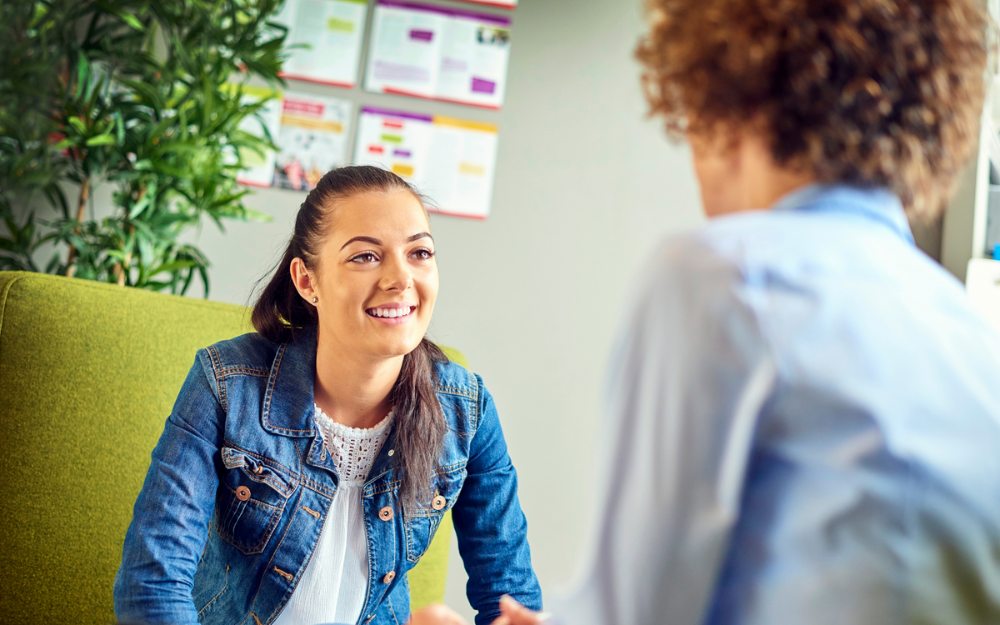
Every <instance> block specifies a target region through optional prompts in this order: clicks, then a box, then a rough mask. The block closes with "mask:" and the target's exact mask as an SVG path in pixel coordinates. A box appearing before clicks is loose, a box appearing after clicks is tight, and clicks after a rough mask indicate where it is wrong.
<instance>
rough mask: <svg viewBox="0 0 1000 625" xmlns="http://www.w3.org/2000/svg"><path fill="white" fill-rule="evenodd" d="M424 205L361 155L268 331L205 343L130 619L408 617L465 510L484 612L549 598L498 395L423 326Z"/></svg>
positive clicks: (149, 505) (261, 310)
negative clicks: (443, 532)
mask: <svg viewBox="0 0 1000 625" xmlns="http://www.w3.org/2000/svg"><path fill="white" fill-rule="evenodd" d="M423 201H424V200H423V198H422V197H421V196H420V195H419V194H418V193H417V192H416V191H414V190H413V189H412V188H411V187H410V186H409V185H408V184H407V183H406V182H405V181H403V180H402V179H401V178H399V177H398V176H396V175H395V174H392V173H389V172H386V171H383V170H381V169H377V168H373V167H344V168H340V169H336V170H333V171H331V172H329V173H328V174H327V175H326V176H324V177H323V178H322V179H321V180H320V182H319V183H318V184H317V186H316V188H315V189H314V190H313V191H312V192H311V193H310V194H309V196H308V197H307V198H306V200H305V202H303V204H302V207H301V208H300V209H299V213H298V216H297V218H296V221H295V230H294V232H293V234H292V236H291V239H290V240H289V243H288V247H287V249H286V250H285V254H284V256H283V258H282V260H281V262H280V263H279V264H278V267H277V268H276V270H275V272H274V275H273V277H272V278H271V279H270V281H269V282H268V283H267V285H266V286H265V287H264V289H263V290H262V292H261V295H260V298H259V300H258V302H257V304H256V306H255V307H254V310H253V317H252V319H253V324H254V327H255V328H256V329H257V333H256V334H248V335H244V336H242V337H239V338H237V339H233V340H231V341H225V342H222V343H218V344H215V345H212V346H210V347H209V348H207V349H205V350H202V351H201V352H199V354H198V357H197V360H196V362H195V366H194V368H193V369H192V371H191V373H190V374H189V375H188V379H187V381H186V382H185V384H184V387H183V389H182V390H181V394H180V397H178V400H177V404H176V405H175V407H174V411H173V413H172V414H171V416H170V418H169V419H168V421H167V427H166V430H165V431H164V434H163V436H162V437H161V440H160V443H159V444H158V446H157V448H156V450H154V452H153V463H152V466H151V467H150V470H149V473H148V475H147V478H146V483H145V485H144V486H143V490H142V493H140V495H139V499H138V501H137V502H136V507H135V515H134V519H133V522H132V525H131V526H130V528H129V531H128V534H127V536H126V540H125V547H124V554H123V558H122V566H121V569H120V570H119V574H118V578H117V579H116V583H115V610H116V613H117V615H118V618H119V619H121V620H123V621H129V622H141V623H174V624H182V625H187V624H192V625H193V624H195V623H202V624H210V623H232V622H239V623H244V622H246V623H254V624H255V625H266V624H269V623H278V625H313V624H317V623H332V622H336V623H365V625H368V624H370V623H372V624H379V625H381V624H393V625H400V624H401V623H403V622H404V621H406V619H407V618H408V616H409V587H408V585H407V583H406V573H407V571H409V569H410V568H412V567H413V565H414V564H416V562H417V561H418V560H419V559H420V557H421V556H422V555H423V553H424V550H425V549H426V548H427V545H428V544H429V543H430V540H431V538H432V537H433V535H434V532H435V531H436V529H437V527H438V524H439V522H440V520H441V517H442V516H443V515H444V514H445V512H447V511H448V510H451V511H452V518H453V520H454V525H455V530H456V533H457V535H458V539H459V547H460V550H461V553H462V557H463V559H464V561H465V565H466V569H467V570H468V571H469V573H470V581H469V585H468V593H469V600H470V602H471V604H472V605H473V606H474V607H475V608H476V609H477V610H478V612H479V614H478V616H477V619H476V620H477V623H479V624H481V625H482V624H484V623H489V622H491V621H492V620H493V619H494V618H496V617H497V616H498V615H499V607H498V604H499V600H500V597H501V596H503V595H504V594H510V595H514V596H515V597H516V598H518V600H520V601H521V602H522V603H525V604H526V605H529V606H533V607H535V608H536V609H537V608H540V607H541V592H540V589H539V586H538V582H537V580H536V578H535V574H534V572H533V571H532V568H531V556H530V553H529V549H528V543H527V535H526V531H527V527H526V522H525V518H524V514H523V513H522V512H521V509H520V505H519V504H518V499H517V475H516V473H515V471H514V467H513V466H512V465H511V462H510V458H509V456H508V454H507V448H506V444H505V442H504V439H503V433H502V431H501V429H500V424H499V422H498V419H497V414H496V409H495V407H494V405H493V400H492V399H491V397H490V395H489V393H488V392H487V391H486V389H485V388H484V387H483V383H482V379H481V378H480V377H479V376H478V375H473V374H470V373H469V372H468V371H466V370H465V369H463V368H462V367H459V366H458V365H455V364H453V363H450V362H448V359H447V357H446V356H445V355H444V353H443V352H442V351H441V350H440V349H438V347H437V346H435V345H434V344H433V343H431V342H430V341H428V340H427V339H426V338H425V337H424V334H425V333H426V331H427V327H428V324H429V323H430V320H431V315H432V314H433V312H434V302H435V300H436V299H437V293H438V273H437V263H436V261H435V257H434V254H435V251H434V239H433V237H432V236H431V234H430V223H429V221H428V218H427V212H426V210H425V209H424V204H423ZM436 609H440V608H436Z"/></svg>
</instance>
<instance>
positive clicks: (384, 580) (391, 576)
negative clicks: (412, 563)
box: [382, 571, 396, 584]
mask: <svg viewBox="0 0 1000 625" xmlns="http://www.w3.org/2000/svg"><path fill="white" fill-rule="evenodd" d="M394 579H396V573H395V571H389V572H388V573H386V574H385V577H383V578H382V583H383V584H388V583H389V582H391V581H392V580H394Z"/></svg>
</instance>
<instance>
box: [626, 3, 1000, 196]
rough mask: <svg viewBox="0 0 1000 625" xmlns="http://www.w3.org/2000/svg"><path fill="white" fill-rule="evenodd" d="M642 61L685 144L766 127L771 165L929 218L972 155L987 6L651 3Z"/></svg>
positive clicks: (648, 88)
mask: <svg viewBox="0 0 1000 625" xmlns="http://www.w3.org/2000/svg"><path fill="white" fill-rule="evenodd" d="M648 9H649V21H650V29H649V32H648V34H647V35H646V36H645V37H644V38H643V39H642V40H641V41H640V43H639V46H638V48H637V50H636V56H637V58H638V59H639V60H640V61H641V62H642V64H643V65H644V72H643V77H642V80H643V88H644V90H645V93H646V97H647V99H648V101H649V104H650V113H651V114H652V115H660V116H662V117H663V118H664V120H665V122H666V127H667V132H668V134H669V135H670V136H671V137H672V138H674V139H679V138H681V137H683V136H684V135H685V133H687V132H691V133H692V134H695V135H697V134H699V133H703V132H706V133H708V134H709V135H710V134H712V133H713V132H715V131H717V130H719V129H724V128H725V127H726V126H734V127H739V126H740V125H742V124H744V123H745V122H746V121H747V120H757V121H758V122H760V123H761V124H762V125H763V126H764V128H762V129H759V130H762V131H763V132H764V135H765V136H766V137H768V138H769V139H770V144H771V152H772V155H773V157H774V159H775V162H776V164H778V165H779V166H785V167H790V168H793V169H797V170H804V171H809V172H811V173H812V174H813V175H815V177H816V178H817V180H818V181H819V182H826V183H832V182H844V183H848V184H855V185H859V186H869V187H885V188H888V189H891V190H892V191H893V192H895V193H896V194H897V195H899V196H900V199H901V200H902V201H903V204H904V206H906V207H907V209H908V210H909V211H911V212H913V213H917V214H921V213H922V214H926V215H930V214H933V213H935V212H937V211H939V210H940V209H941V208H943V206H944V204H945V202H946V201H947V199H948V198H949V197H950V195H951V189H952V186H953V182H954V179H955V176H956V174H957V173H958V171H959V170H960V169H961V167H962V166H963V165H964V164H965V162H966V161H967V160H968V158H969V156H970V155H971V154H972V150H973V149H974V147H975V145H976V138H977V129H978V127H979V115H980V112H981V110H982V104H983V98H984V95H985V77H986V65H987V59H988V56H989V52H990V51H991V47H992V43H991V41H992V37H993V35H992V32H993V31H992V24H991V21H990V18H989V15H988V13H987V11H986V2H984V1H983V0H697V1H691V0H648Z"/></svg>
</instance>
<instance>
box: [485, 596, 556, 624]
mask: <svg viewBox="0 0 1000 625" xmlns="http://www.w3.org/2000/svg"><path fill="white" fill-rule="evenodd" d="M547 618H548V615H547V614H545V613H542V612H535V611H533V610H529V609H528V608H526V607H524V606H523V605H521V604H520V603H518V602H517V601H516V600H514V598H513V597H510V596H508V595H504V596H502V597H500V616H498V617H497V619H496V620H495V621H493V625H541V623H544V622H545V620H546V619H547Z"/></svg>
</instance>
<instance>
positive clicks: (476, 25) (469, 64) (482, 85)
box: [365, 0, 511, 109]
mask: <svg viewBox="0 0 1000 625" xmlns="http://www.w3.org/2000/svg"><path fill="white" fill-rule="evenodd" d="M510 45H511V41H510V18H508V17H504V16H501V15H490V14H486V13H475V12H471V11H464V10H459V9H450V8H445V7H440V6H432V5H428V4H420V3H416V2H403V1H399V0H378V4H377V5H376V6H375V13H374V17H373V18H372V35H371V43H370V44H369V51H368V63H367V67H366V69H365V89H367V90H368V91H374V92H377V93H392V94H397V95H407V96H413V97H418V98H428V99H433V100H443V101H446V102H455V103H458V104H468V105H472V106H480V107H483V108H489V109H499V108H500V107H501V106H502V105H503V98H504V89H505V86H506V83H507V63H508V59H509V56H510Z"/></svg>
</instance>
